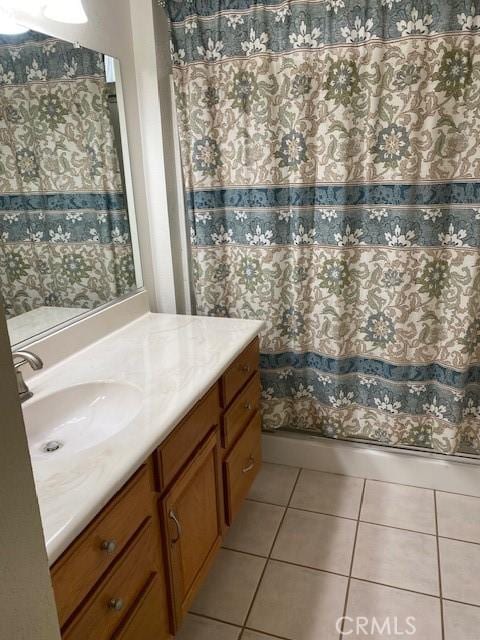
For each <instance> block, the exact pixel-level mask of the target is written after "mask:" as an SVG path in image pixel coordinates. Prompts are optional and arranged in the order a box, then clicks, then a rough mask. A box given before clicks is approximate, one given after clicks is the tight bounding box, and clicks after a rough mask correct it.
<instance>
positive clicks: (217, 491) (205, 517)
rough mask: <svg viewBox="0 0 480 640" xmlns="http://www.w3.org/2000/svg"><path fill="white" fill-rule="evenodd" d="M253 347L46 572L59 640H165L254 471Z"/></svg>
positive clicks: (256, 395) (256, 401) (256, 402)
mask: <svg viewBox="0 0 480 640" xmlns="http://www.w3.org/2000/svg"><path fill="white" fill-rule="evenodd" d="M258 359H259V356H258V340H254V341H253V342H252V343H251V344H250V345H248V346H247V348H246V349H245V350H244V351H243V352H242V353H241V354H240V355H239V357H238V358H237V359H236V360H235V361H234V363H233V364H232V365H231V366H230V367H229V368H228V369H227V371H226V372H225V374H224V375H223V376H222V377H221V378H220V380H218V381H217V382H216V383H215V384H214V385H213V386H212V387H211V389H210V390H209V391H208V392H207V393H206V394H205V396H204V397H203V398H202V399H201V400H200V401H199V402H198V403H197V404H196V405H195V407H194V408H193V409H192V410H191V411H190V412H189V414H188V415H187V416H186V417H185V418H184V419H183V420H182V421H181V423H180V424H179V425H178V426H177V427H175V429H174V430H173V431H172V433H171V434H170V435H169V436H168V437H167V438H166V440H165V441H164V442H163V443H162V444H161V445H160V446H159V447H158V449H157V450H156V451H155V452H154V453H153V454H152V456H151V457H149V459H148V460H147V461H146V462H145V464H144V465H142V467H141V468H140V469H139V470H138V471H137V472H136V473H135V474H134V475H133V476H132V478H131V479H130V480H129V481H128V482H127V483H126V485H125V486H124V487H123V488H122V489H121V490H120V491H119V493H118V494H117V495H116V496H115V497H114V498H113V499H112V500H111V501H110V502H109V503H108V505H107V506H106V507H105V508H104V509H103V510H102V511H101V512H100V513H99V514H98V515H97V517H96V518H95V519H94V520H93V521H92V523H91V524H90V525H89V526H88V527H87V528H86V529H85V530H84V531H83V532H82V533H81V534H80V536H79V537H78V538H77V539H76V540H75V541H74V542H73V543H72V544H71V545H70V547H69V548H68V549H67V550H66V551H65V552H64V554H63V555H62V556H61V557H60V558H59V560H57V562H56V563H55V564H54V565H53V567H52V572H51V573H52V583H53V587H54V591H55V596H56V601H57V609H58V615H59V621H60V625H61V628H62V637H63V638H64V639H65V640H166V639H167V638H170V637H171V636H172V635H173V634H174V633H175V632H176V631H177V630H178V628H179V626H180V625H181V622H182V619H183V617H184V616H185V614H186V612H187V611H188V609H189V607H190V605H191V603H192V600H193V598H194V596H195V594H196V592H197V591H198V588H199V587H200V585H201V583H202V581H203V580H204V578H205V576H206V574H207V573H208V570H209V568H210V566H211V564H212V562H213V560H214V558H215V555H216V552H217V550H218V548H219V546H220V545H221V542H222V537H223V535H224V533H225V531H226V529H227V527H228V526H229V525H230V524H231V523H232V522H233V520H234V518H235V515H236V513H237V512H238V510H239V508H240V506H241V504H242V502H243V500H244V498H245V496H246V495H247V493H248V490H249V488H250V486H251V484H252V482H253V479H254V478H255V475H256V473H257V472H258V470H259V468H260V463H261V447H260V429H261V425H260V422H261V421H260V378H259V373H258Z"/></svg>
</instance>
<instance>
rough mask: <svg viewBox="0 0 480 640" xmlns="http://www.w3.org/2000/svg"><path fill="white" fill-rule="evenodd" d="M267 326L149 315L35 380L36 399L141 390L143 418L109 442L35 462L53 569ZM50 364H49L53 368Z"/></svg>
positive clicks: (139, 418) (221, 319) (37, 485)
mask: <svg viewBox="0 0 480 640" xmlns="http://www.w3.org/2000/svg"><path fill="white" fill-rule="evenodd" d="M261 327H262V323H261V322H257V321H253V320H236V319H226V318H207V317H200V316H180V315H179V316H176V315H167V314H152V313H148V314H146V315H144V316H142V317H141V318H139V319H138V320H135V321H134V322H132V323H130V324H128V325H126V326H125V327H123V328H122V329H119V330H118V331H115V332H114V333H112V334H110V335H108V336H107V337H105V338H103V339H101V340H99V341H97V342H95V343H93V344H92V345H90V346H89V347H87V348H86V349H83V350H82V351H80V352H78V353H76V354H74V355H73V356H71V357H69V358H67V359H66V360H63V361H61V362H60V363H58V364H57V365H55V366H53V367H51V368H49V369H46V370H45V371H44V372H41V373H39V374H38V375H35V376H34V377H33V378H31V379H30V380H29V386H30V389H31V390H32V391H33V393H34V397H33V400H30V401H29V402H28V403H26V405H25V406H27V404H30V403H31V402H33V401H34V400H35V399H37V400H38V399H39V398H41V397H43V396H45V395H48V394H50V393H52V392H54V391H57V390H59V389H62V388H64V387H68V386H71V385H75V384H81V383H85V382H93V381H105V380H115V381H118V382H127V383H130V384H133V385H136V386H137V387H138V388H139V389H140V390H141V394H142V405H141V408H140V411H139V413H138V414H137V415H136V417H135V418H134V419H133V420H132V421H131V422H130V423H129V424H128V426H127V427H125V428H124V429H123V430H122V431H120V432H118V433H117V434H115V435H114V436H112V437H111V438H109V439H108V440H105V441H104V442H102V443H100V444H98V445H96V446H95V447H92V448H90V449H86V450H84V451H80V452H78V453H75V454H73V455H72V456H68V457H66V456H64V457H59V458H57V459H55V456H54V455H53V454H52V457H51V458H49V459H48V460H43V459H33V460H32V466H33V473H34V477H35V484H36V488H37V494H38V500H39V504H40V512H41V517H42V523H43V530H44V535H45V543H46V547H47V553H48V558H49V562H50V564H53V562H55V560H56V559H57V558H58V557H59V556H60V555H61V553H62V552H63V551H64V550H65V549H66V548H67V547H68V545H69V544H70V543H71V542H72V541H73V540H74V539H75V538H76V536H77V535H78V534H79V533H80V532H81V531H82V530H83V529H84V528H85V526H86V525H88V523H89V522H90V521H91V520H92V518H94V516H95V515H96V514H97V513H98V512H99V511H100V510H101V509H102V507H103V506H104V505H105V504H106V503H107V502H108V501H109V500H110V498H111V497H112V496H113V495H114V494H115V493H116V492H117V491H118V490H119V489H120V488H121V487H122V486H123V484H124V483H125V482H126V481H127V480H128V479H129V478H130V476H131V475H132V474H133V472H134V471H135V470H136V469H137V468H138V467H139V466H140V465H141V464H142V463H143V461H144V460H145V459H146V458H147V457H148V456H149V455H150V454H151V453H152V452H153V451H154V449H155V448H156V447H157V446H158V445H159V444H160V443H161V442H162V441H163V440H164V439H165V437H166V436H167V435H168V434H169V433H170V432H171V431H172V430H173V429H174V427H175V426H176V425H177V424H178V423H179V422H180V420H181V419H182V418H183V417H184V416H185V415H186V414H187V413H188V411H189V410H190V409H191V408H192V407H193V406H194V405H195V403H196V402H197V401H198V400H199V399H200V398H201V397H202V396H203V395H204V394H205V392H206V391H207V390H208V389H209V388H210V386H211V385H212V384H213V383H214V382H215V380H217V379H218V378H219V377H220V376H221V375H222V373H223V372H224V371H225V370H226V369H227V367H228V366H229V365H230V364H231V363H232V362H233V360H234V359H235V358H236V357H237V356H238V355H239V353H241V351H242V350H243V349H244V347H245V346H246V345H247V344H248V343H249V342H250V341H251V340H253V338H254V337H255V336H256V335H257V334H258V333H259V331H260V329H261ZM46 364H47V365H48V363H46Z"/></svg>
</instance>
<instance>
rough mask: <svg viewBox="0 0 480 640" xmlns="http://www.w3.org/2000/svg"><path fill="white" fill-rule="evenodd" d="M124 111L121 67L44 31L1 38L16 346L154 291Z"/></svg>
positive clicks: (8, 262) (5, 206) (2, 290)
mask: <svg viewBox="0 0 480 640" xmlns="http://www.w3.org/2000/svg"><path fill="white" fill-rule="evenodd" d="M122 104H123V102H122V94H121V84H120V66H119V63H118V61H117V60H114V59H112V58H109V57H108V56H106V55H104V54H102V53H100V52H97V51H93V50H90V49H86V48H84V47H81V46H79V45H76V44H73V43H70V42H66V41H63V40H59V39H57V38H53V37H51V36H47V35H45V34H41V33H37V32H34V31H28V32H26V33H23V34H20V35H14V36H12V35H2V34H0V296H1V301H2V303H3V306H4V309H5V313H6V317H7V324H8V328H9V334H10V342H11V344H12V346H13V345H18V344H20V343H25V342H26V341H28V340H31V339H32V338H35V337H38V336H39V335H40V334H42V333H45V332H46V331H49V330H51V329H52V328H53V327H58V325H60V324H64V323H66V322H71V321H74V320H77V319H78V318H79V316H81V315H84V314H85V313H87V312H91V310H92V309H98V308H99V307H101V306H102V305H106V304H109V303H111V302H112V301H114V300H117V299H119V298H122V297H124V296H127V295H130V294H132V293H133V292H134V291H136V290H137V289H138V288H140V287H141V286H142V277H141V271H140V261H139V255H138V245H137V242H136V227H135V220H134V211H133V197H132V194H131V191H130V175H129V162H128V148H127V144H126V136H125V126H124V113H123V109H122ZM122 142H123V146H122ZM126 187H127V188H126Z"/></svg>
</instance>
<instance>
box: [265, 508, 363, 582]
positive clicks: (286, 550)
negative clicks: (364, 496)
mask: <svg viewBox="0 0 480 640" xmlns="http://www.w3.org/2000/svg"><path fill="white" fill-rule="evenodd" d="M356 526H357V523H356V522H355V520H347V519H345V518H337V517H336V516H326V515H323V514H321V513H311V512H309V511H299V510H297V509H288V510H287V514H286V516H285V519H284V521H283V523H282V526H281V528H280V531H279V534H278V536H277V540H276V542H275V546H274V548H273V552H272V558H276V559H277V560H285V561H286V562H294V563H296V564H303V565H305V566H307V567H312V568H313V569H324V570H325V571H333V572H335V573H343V574H346V575H348V573H349V571H350V562H351V560H352V552H353V543H354V540H355V529H356Z"/></svg>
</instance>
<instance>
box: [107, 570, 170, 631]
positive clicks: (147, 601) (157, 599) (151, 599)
mask: <svg viewBox="0 0 480 640" xmlns="http://www.w3.org/2000/svg"><path fill="white" fill-rule="evenodd" d="M170 637H171V636H170V632H169V620H168V609H167V606H166V602H165V589H164V586H163V581H162V579H161V577H160V576H159V575H158V573H152V575H151V576H150V579H149V581H148V583H147V585H146V586H145V588H144V590H143V591H142V593H141V595H140V597H139V598H138V601H137V602H136V604H135V605H134V607H133V611H132V612H131V613H130V615H129V616H128V619H127V620H126V621H125V622H124V623H123V624H122V628H121V629H120V631H119V632H118V633H117V634H115V635H114V637H113V640H165V639H166V638H170Z"/></svg>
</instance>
